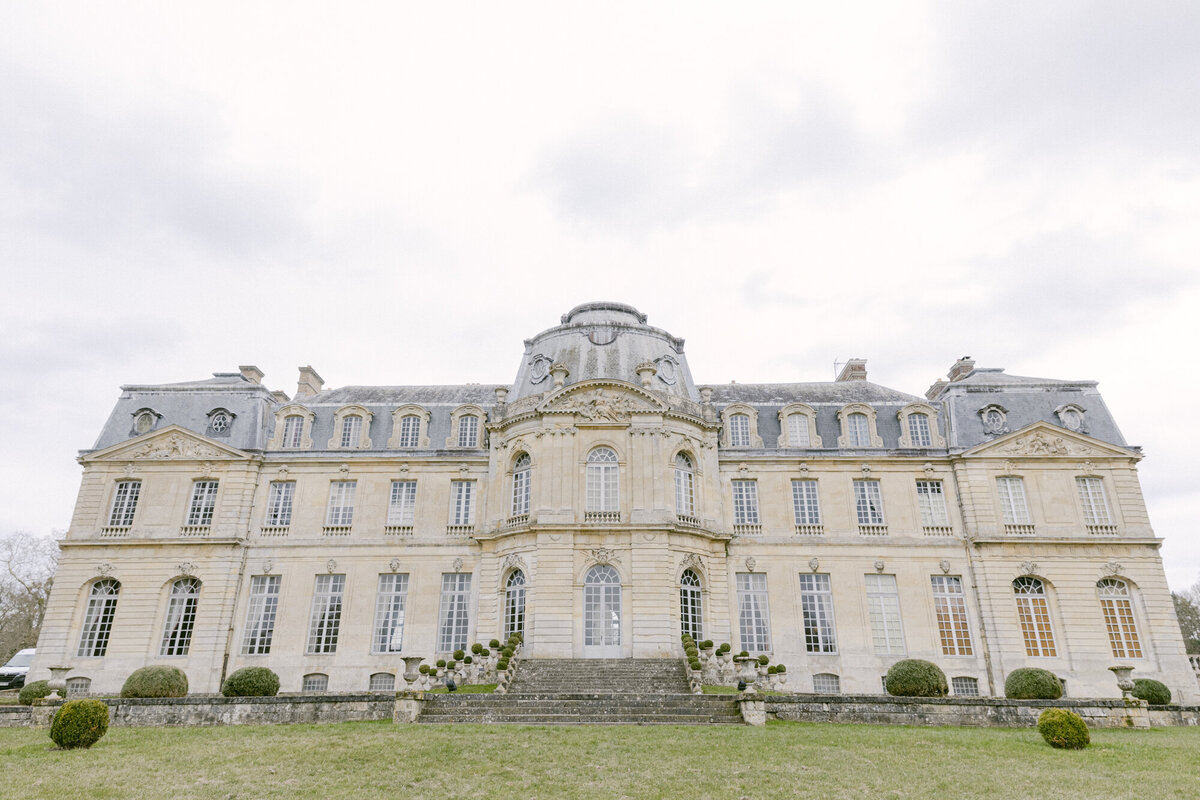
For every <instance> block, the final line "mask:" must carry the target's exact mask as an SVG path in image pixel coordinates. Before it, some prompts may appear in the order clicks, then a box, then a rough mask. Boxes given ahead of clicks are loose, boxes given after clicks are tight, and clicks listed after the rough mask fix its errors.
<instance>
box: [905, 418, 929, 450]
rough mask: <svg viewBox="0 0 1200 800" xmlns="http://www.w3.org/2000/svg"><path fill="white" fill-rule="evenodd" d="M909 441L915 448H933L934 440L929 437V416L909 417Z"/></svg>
mask: <svg viewBox="0 0 1200 800" xmlns="http://www.w3.org/2000/svg"><path fill="white" fill-rule="evenodd" d="M908 439H909V441H910V442H912V446H913V447H931V446H932V445H933V438H932V437H931V436H930V435H929V415H927V414H909V415H908Z"/></svg>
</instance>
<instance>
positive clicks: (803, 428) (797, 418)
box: [788, 414, 811, 447]
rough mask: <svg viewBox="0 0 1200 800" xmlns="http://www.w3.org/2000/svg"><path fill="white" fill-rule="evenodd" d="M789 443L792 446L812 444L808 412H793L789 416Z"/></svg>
mask: <svg viewBox="0 0 1200 800" xmlns="http://www.w3.org/2000/svg"><path fill="white" fill-rule="evenodd" d="M788 444H789V445H791V446H792V447H809V446H810V444H811V440H810V438H809V433H808V415H807V414H792V415H790V416H789V417H788Z"/></svg>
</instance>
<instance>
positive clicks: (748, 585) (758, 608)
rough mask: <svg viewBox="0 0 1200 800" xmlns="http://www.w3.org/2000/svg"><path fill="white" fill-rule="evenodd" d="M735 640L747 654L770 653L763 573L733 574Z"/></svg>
mask: <svg viewBox="0 0 1200 800" xmlns="http://www.w3.org/2000/svg"><path fill="white" fill-rule="evenodd" d="M736 581H737V601H738V640H739V641H740V642H741V644H742V649H743V650H745V651H746V652H748V653H770V652H771V609H770V599H769V597H768V595H767V575H766V573H764V572H739V573H737V575H736Z"/></svg>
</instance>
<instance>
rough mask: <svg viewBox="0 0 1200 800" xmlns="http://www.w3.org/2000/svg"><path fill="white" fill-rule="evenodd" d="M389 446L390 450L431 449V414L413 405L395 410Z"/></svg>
mask: <svg viewBox="0 0 1200 800" xmlns="http://www.w3.org/2000/svg"><path fill="white" fill-rule="evenodd" d="M387 446H388V449H389V450H402V449H409V448H427V447H429V412H428V411H426V410H425V409H423V408H421V407H420V406H417V405H411V404H410V405H405V406H400V407H399V408H397V409H395V410H393V411H392V435H391V438H389V439H388V442H387Z"/></svg>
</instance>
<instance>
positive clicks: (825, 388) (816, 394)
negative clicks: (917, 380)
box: [701, 381, 925, 406]
mask: <svg viewBox="0 0 1200 800" xmlns="http://www.w3.org/2000/svg"><path fill="white" fill-rule="evenodd" d="M701 385H704V384H701ZM712 390H713V394H712V399H713V402H714V403H716V404H717V405H721V406H724V405H729V404H730V403H749V404H750V405H757V404H770V405H775V404H780V405H786V404H788V403H808V404H809V405H812V404H813V403H837V404H839V405H848V404H849V403H888V404H894V403H899V404H902V405H907V404H908V403H914V402H924V401H925V399H924V398H923V397H917V396H916V395H911V394H905V393H904V392H898V391H896V390H895V389H889V388H888V387H886V386H880V385H879V384H877V383H871V382H870V381H824V382H813V383H724V384H716V385H714V386H713V387H712Z"/></svg>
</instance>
